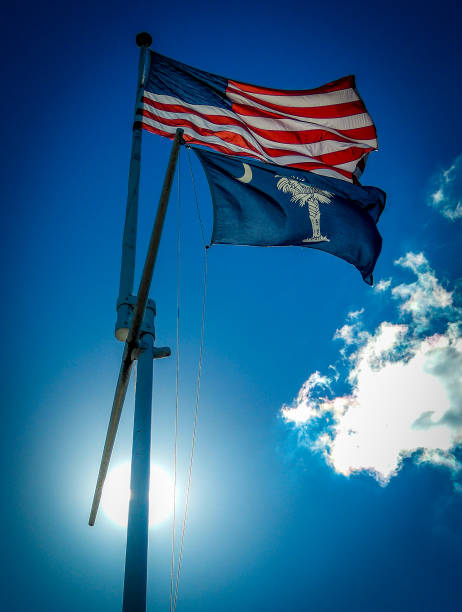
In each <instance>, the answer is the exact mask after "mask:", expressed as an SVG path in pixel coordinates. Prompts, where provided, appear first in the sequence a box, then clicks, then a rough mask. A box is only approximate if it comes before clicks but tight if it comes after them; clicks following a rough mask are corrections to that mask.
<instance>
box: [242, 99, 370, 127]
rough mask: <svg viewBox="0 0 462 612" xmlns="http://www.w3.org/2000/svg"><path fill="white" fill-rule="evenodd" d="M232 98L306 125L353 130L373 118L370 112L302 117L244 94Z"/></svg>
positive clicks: (367, 123) (364, 125) (363, 125)
mask: <svg viewBox="0 0 462 612" xmlns="http://www.w3.org/2000/svg"><path fill="white" fill-rule="evenodd" d="M232 99H233V102H236V103H237V104H242V105H245V106H250V107H251V108H256V109H259V110H264V111H266V112H268V111H270V112H273V113H275V114H279V115H280V116H281V118H287V117H291V118H293V119H297V120H298V121H300V123H301V124H303V125H305V123H307V124H311V125H318V126H320V125H322V126H325V127H332V128H334V129H337V130H352V129H354V128H360V127H366V126H368V125H372V119H371V117H370V115H369V114H368V113H359V114H358V115H348V116H347V117H327V118H325V119H321V118H318V117H300V116H298V115H292V114H290V113H286V112H282V111H277V110H274V109H268V108H266V107H265V106H263V105H262V104H257V103H256V102H251V101H250V100H247V98H244V97H243V96H239V95H234V94H233V98H232ZM235 112H236V111H235ZM236 114H237V115H239V117H241V118H242V117H243V116H245V117H246V120H249V119H250V120H251V119H259V117H248V116H247V115H241V114H240V113H238V112H236ZM300 129H304V128H303V127H300Z"/></svg>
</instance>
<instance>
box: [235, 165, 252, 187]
mask: <svg viewBox="0 0 462 612" xmlns="http://www.w3.org/2000/svg"><path fill="white" fill-rule="evenodd" d="M243 166H244V175H243V176H241V177H240V178H238V177H236V178H237V180H238V181H241V183H250V181H251V180H252V168H251V167H250V166H249V164H243Z"/></svg>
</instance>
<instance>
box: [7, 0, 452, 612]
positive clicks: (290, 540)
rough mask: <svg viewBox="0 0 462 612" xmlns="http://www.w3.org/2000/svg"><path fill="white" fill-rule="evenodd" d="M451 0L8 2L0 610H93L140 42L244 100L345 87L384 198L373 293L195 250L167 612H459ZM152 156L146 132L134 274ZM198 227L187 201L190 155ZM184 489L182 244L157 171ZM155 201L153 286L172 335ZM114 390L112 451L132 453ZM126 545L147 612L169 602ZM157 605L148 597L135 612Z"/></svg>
mask: <svg viewBox="0 0 462 612" xmlns="http://www.w3.org/2000/svg"><path fill="white" fill-rule="evenodd" d="M460 16H461V15H460V8H459V7H458V4H457V3H455V2H453V3H452V2H443V3H440V4H439V5H438V10H437V11H435V10H432V11H430V10H427V9H426V8H425V7H423V6H422V4H421V3H416V2H408V3H406V4H405V6H404V7H400V8H394V7H391V6H389V5H384V4H383V3H379V2H370V3H368V4H367V5H364V3H360V2H350V3H348V4H345V3H337V2H334V4H332V3H331V4H329V5H323V4H320V5H319V6H315V7H313V6H311V5H308V4H307V3H302V2H290V1H289V2H286V3H284V4H283V5H276V4H273V3H271V2H270V3H258V2H247V3H245V5H244V6H243V5H237V4H236V5H228V4H227V5H220V4H218V3H201V4H197V5H194V6H193V5H191V4H190V3H186V2H172V3H168V4H165V5H162V6H159V5H156V4H154V3H147V2H145V3H143V2H134V3H132V5H131V6H130V7H129V6H128V4H127V3H122V2H113V3H110V4H109V3H104V2H102V3H98V4H97V5H94V4H93V3H89V2H88V3H87V2H79V3H75V4H63V3H59V4H58V3H56V4H54V3H49V2H45V3H42V4H41V5H37V4H32V3H25V4H22V5H17V6H9V7H8V9H6V10H5V12H4V19H3V23H2V30H3V31H2V36H1V45H2V53H3V58H5V60H6V61H5V62H4V66H3V71H4V75H3V82H4V84H5V87H4V90H3V91H4V93H3V96H2V100H1V104H2V107H3V108H2V111H3V112H2V115H3V117H4V118H5V122H4V127H3V130H2V133H3V142H4V146H3V147H2V153H1V157H2V163H1V169H2V172H3V180H2V185H3V193H4V197H3V203H4V213H3V218H4V222H3V224H2V234H3V236H2V240H1V246H0V248H1V249H2V260H3V262H4V264H5V265H4V299H3V301H2V320H3V324H4V332H5V336H6V337H5V341H4V350H3V352H2V374H3V382H2V396H3V398H2V407H3V411H2V428H1V438H2V442H1V444H0V453H1V465H2V471H3V487H2V526H3V528H4V534H3V535H2V543H3V550H4V554H3V555H2V561H1V565H2V572H1V576H2V578H1V580H2V583H3V584H2V589H1V592H2V595H1V597H2V598H4V600H5V601H4V603H3V608H4V609H6V610H12V611H13V610H14V611H19V612H22V611H25V610H30V609H34V610H57V611H58V610H64V609H65V610H68V611H74V610H75V611H77V610H79V611H80V610H82V609H88V610H96V609H98V610H108V611H109V610H117V609H118V606H120V602H121V594H122V584H123V563H124V547H125V531H124V530H123V529H121V528H120V527H117V526H115V525H114V524H113V523H112V522H111V521H110V520H109V519H108V518H107V517H105V516H104V514H101V515H100V516H99V517H98V520H97V523H96V526H95V527H94V528H89V527H88V525H87V520H88V513H89V509H90V503H91V497H92V494H93V488H94V483H95V479H96V475H97V469H98V464H99V460H100V455H101V450H102V445H103V441H104V435H105V431H106V425H107V420H108V416H109V411H110V405H111V401H112V394H113V390H114V387H115V382H116V375H117V370H118V366H119V362H120V356H121V352H122V346H121V345H120V344H119V343H117V342H116V341H115V339H114V337H113V328H114V322H115V301H116V296H117V290H118V279H119V265H120V245H121V236H122V224H123V216H124V208H125V197H126V182H127V171H128V159H129V148H130V138H131V122H132V113H133V105H134V97H135V83H136V66H137V55H138V49H137V47H136V46H135V44H134V36H135V34H136V33H137V32H139V31H141V30H147V31H149V32H151V34H152V36H153V39H154V43H153V48H155V49H156V50H158V51H159V52H161V53H163V54H165V55H169V56H171V57H174V58H175V59H178V60H180V61H184V62H187V63H190V64H192V65H195V66H198V67H200V68H202V69H204V70H208V71H211V72H215V73H218V74H222V75H225V76H228V77H230V78H236V79H238V80H241V81H246V82H251V83H252V82H253V83H258V84H261V85H267V86H269V87H281V88H293V89H301V88H309V87H316V86H318V85H321V84H323V83H326V82H328V81H330V80H333V79H336V78H339V77H341V76H343V75H346V74H351V73H353V74H355V75H356V78H357V85H358V89H359V91H360V93H361V96H362V97H363V99H364V101H365V103H366V105H367V107H368V110H369V112H370V114H371V115H372V117H373V118H374V121H375V123H376V125H377V129H378V134H379V143H380V150H379V151H378V152H376V153H373V154H371V156H370V158H369V162H368V167H367V168H366V171H365V173H364V175H363V177H362V182H363V183H364V184H369V185H375V186H377V187H380V188H382V189H383V190H384V191H386V192H387V196H388V200H387V207H386V209H385V211H384V213H383V215H382V218H381V219H380V222H379V230H380V232H381V234H382V236H383V250H382V254H381V256H380V258H379V260H378V263H377V266H376V270H375V275H374V276H375V280H376V287H375V288H370V287H368V286H367V285H366V284H365V283H363V281H362V280H361V276H360V274H359V273H358V272H357V270H355V269H354V268H353V267H352V266H349V265H348V264H347V263H345V262H343V261H341V260H339V259H336V258H334V257H331V256H329V255H327V254H325V253H321V252H315V251H307V250H305V249H297V248H287V249H257V248H244V247H226V246H214V247H213V248H212V249H210V252H209V276H208V301H207V327H206V348H205V360H204V370H203V379H202V394H201V404H200V412H199V430H198V441H197V448H196V457H195V464H194V471H193V481H192V494H191V506H190V514H189V519H188V526H187V532H186V540H185V550H184V561H183V571H182V577H181V583H180V591H179V599H178V609H179V610H184V611H185V612H188V611H196V610H201V612H206V611H208V610H222V611H233V612H234V611H237V610H239V611H241V610H242V611H250V610H260V609H265V610H269V611H274V612H279V611H283V610H286V609H289V608H292V609H300V610H316V611H320V612H321V611H323V612H324V611H325V612H331V611H334V610H338V609H339V608H340V607H342V608H343V609H346V610H352V611H353V610H355V611H356V610H358V609H366V610H375V611H377V612H381V611H385V610H387V611H389V610H396V611H398V610H403V609H407V610H409V611H411V612H413V611H414V610H416V611H417V610H419V611H426V610H432V611H434V610H446V609H452V608H454V607H455V606H456V605H457V603H458V602H459V599H460V594H459V591H460V589H459V584H458V583H459V577H460V567H461V561H462V558H461V557H462V555H461V550H462V547H461V545H462V526H461V522H460V516H461V510H462V497H461V496H462V493H461V482H462V481H461V472H460V461H462V458H461V452H460V447H459V446H458V443H459V442H458V441H460V436H461V422H462V389H461V382H460V372H461V362H462V347H461V342H462V341H461V329H460V321H461V316H460V313H461V308H462V293H461V292H462V284H461V276H462V269H461V268H462V266H461V263H460V232H461V221H462V219H461V212H460V206H461V204H460V201H461V198H462V192H461V188H460V185H461V180H462V178H461V177H462V162H461V157H460V155H461V154H462V151H461V146H460V142H461V138H460V135H461V134H460V132H461V128H460V102H459V101H460V98H461V84H460V80H459V79H458V77H457V75H458V73H459V68H460V60H461V52H460V42H459V36H460V33H459V26H458V24H459V23H460ZM170 146H171V145H170V142H169V141H167V140H163V139H161V138H160V137H157V136H154V135H151V134H145V136H144V141H143V162H142V181H141V199H140V231H139V243H138V245H139V246H138V249H139V250H138V258H137V278H139V275H140V271H141V265H142V260H143V257H144V253H145V251H146V247H147V241H148V238H149V234H150V230H151V226H152V220H153V216H154V211H155V206H156V204H157V198H158V194H159V191H160V184H161V180H162V178H163V173H164V171H165V167H166V162H167V156H168V153H169V150H170ZM193 164H194V171H195V175H196V179H197V186H198V193H199V201H200V206H201V211H202V214H203V217H204V222H205V224H206V227H207V232H210V230H211V219H212V215H211V202H210V196H209V193H208V188H207V185H206V181H205V178H204V176H203V173H202V170H201V169H200V167H199V164H198V163H197V160H195V159H193ZM180 179H181V180H180V188H181V211H182V221H181V223H182V243H181V295H182V306H181V312H182V319H181V347H182V348H181V351H182V352H181V356H182V374H181V404H180V419H181V420H180V450H179V473H178V478H179V490H180V493H179V504H180V507H181V504H182V503H184V487H185V483H186V468H187V461H188V453H189V443H190V438H191V430H192V412H193V408H194V394H195V381H196V368H197V358H198V349H199V339H200V312H201V290H202V289H201V283H202V254H201V239H200V232H199V226H198V223H197V218H196V214H195V208H194V199H193V196H192V188H191V183H190V177H189V169H188V166H187V158H186V151H182V156H181V161H180ZM176 206H177V193H176V188H175V192H174V194H173V196H172V200H171V205H170V209H169V213H168V216H167V220H166V226H165V232H164V236H163V240H162V244H161V249H160V253H159V261H158V266H157V268H156V271H155V277H154V283H153V288H152V291H151V295H152V297H153V298H154V299H155V300H156V302H157V312H158V315H157V320H156V325H157V342H158V344H159V345H170V346H172V347H173V348H174V346H175V334H176V330H175V316H176V282H177V281H176V229H177V228H176V218H177V217H176ZM154 381H155V382H154V385H155V388H154V413H153V415H154V416H153V460H154V461H155V462H156V463H157V464H159V465H161V466H162V467H163V468H164V469H166V470H170V471H171V469H172V450H173V419H174V407H175V404H174V402H175V394H174V390H175V387H174V384H175V359H174V358H171V359H170V360H164V361H162V362H160V363H156V364H155V377H154ZM132 418H133V388H132V387H130V390H129V394H128V398H127V402H126V409H125V411H124V414H123V416H122V421H121V427H120V432H119V436H118V438H117V442H116V447H115V451H114V464H117V463H121V462H123V461H125V460H127V459H128V458H129V456H130V445H131V424H132ZM169 572H170V529H169V525H168V523H167V524H164V525H161V526H159V527H156V528H153V529H152V530H151V540H150V559H149V607H148V609H150V610H151V609H152V610H154V609H166V608H167V607H168V598H169V584H170V582H169V580H170V578H169ZM156 606H157V607H156Z"/></svg>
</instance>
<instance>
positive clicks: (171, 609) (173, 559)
mask: <svg viewBox="0 0 462 612" xmlns="http://www.w3.org/2000/svg"><path fill="white" fill-rule="evenodd" d="M180 153H181V151H180ZM180 175H181V154H180V155H179V156H178V199H177V236H176V237H177V249H176V279H177V286H176V389H175V442H174V446H173V518H172V555H171V563H170V612H173V577H174V572H175V524H176V470H177V454H178V453H177V449H178V407H179V387H180V271H181V270H180V255H181V191H180Z"/></svg>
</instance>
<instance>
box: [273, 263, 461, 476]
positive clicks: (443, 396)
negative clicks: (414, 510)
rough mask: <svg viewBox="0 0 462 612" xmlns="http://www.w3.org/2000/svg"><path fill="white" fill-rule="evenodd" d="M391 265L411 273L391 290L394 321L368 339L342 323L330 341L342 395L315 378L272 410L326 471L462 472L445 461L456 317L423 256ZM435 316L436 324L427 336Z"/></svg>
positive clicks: (454, 441)
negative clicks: (408, 463) (422, 467)
mask: <svg viewBox="0 0 462 612" xmlns="http://www.w3.org/2000/svg"><path fill="white" fill-rule="evenodd" d="M395 263H396V264H397V265H399V266H400V267H403V268H407V269H409V270H411V271H412V272H413V273H414V274H415V275H416V280H415V281H414V282H411V283H408V284H400V285H397V286H396V287H394V288H393V289H392V296H393V298H394V299H396V300H398V301H399V302H400V303H399V311H400V316H401V318H404V322H403V321H399V322H389V321H382V322H381V323H380V324H379V325H378V326H377V328H376V329H375V330H374V331H373V332H368V331H366V330H365V329H364V328H363V326H362V323H361V320H359V319H358V318H356V319H355V322H354V323H353V324H350V323H347V324H345V325H344V326H343V327H341V328H340V329H339V330H337V331H336V332H335V336H334V338H337V339H340V340H341V341H343V342H344V343H345V348H344V349H343V355H344V357H345V360H344V366H346V368H347V372H346V375H345V379H346V380H347V381H348V383H349V386H350V390H349V391H348V393H345V394H339V395H335V394H334V393H333V392H332V387H333V385H334V382H335V381H334V380H333V379H330V378H329V377H325V376H322V375H321V374H319V372H315V373H314V374H312V375H311V376H310V377H309V378H308V380H307V381H306V382H305V384H304V385H303V387H302V389H301V390H300V393H299V394H298V397H297V398H296V399H295V401H294V402H293V404H291V405H289V406H283V408H282V411H281V413H282V416H283V418H284V419H285V420H286V422H288V423H293V424H294V425H295V426H297V427H298V428H300V432H301V435H302V438H303V439H304V442H305V443H307V444H308V446H310V448H312V449H313V450H315V451H318V452H321V453H322V454H323V456H324V457H325V459H326V461H327V462H328V464H329V465H331V466H332V468H333V469H334V470H335V471H336V472H338V473H341V474H344V475H350V474H352V473H355V472H359V471H368V472H370V473H372V474H373V475H374V476H375V477H376V478H377V480H378V481H379V482H381V483H383V484H385V483H386V482H388V480H389V479H390V478H391V477H392V476H393V475H395V474H396V473H397V471H398V470H399V468H400V466H401V464H402V461H403V459H404V458H405V457H410V456H412V457H413V458H414V459H415V460H416V461H419V462H425V463H431V464H434V465H441V466H446V467H447V468H449V469H451V470H452V471H453V472H457V471H458V470H460V469H461V468H462V466H461V465H460V464H459V462H458V460H457V458H456V455H455V453H454V449H455V447H456V446H457V445H458V444H460V443H462V333H461V328H460V325H459V323H458V322H457V320H459V321H460V320H461V317H460V314H461V313H460V311H459V310H458V309H457V307H455V306H454V305H453V300H452V293H451V292H449V291H447V290H446V289H444V287H443V286H442V284H441V282H440V281H439V280H438V279H437V278H436V276H435V273H434V271H433V270H432V269H431V268H430V266H429V263H428V261H427V259H426V258H425V256H424V255H423V253H417V254H416V253H408V254H407V255H406V256H404V257H402V258H401V259H399V260H398V261H397V262H395ZM441 313H443V314H444V315H445V316H446V319H445V323H444V326H443V327H442V328H441V329H440V330H439V332H438V333H431V332H430V324H431V321H432V319H433V318H434V317H436V316H441ZM453 319H455V320H453ZM349 320H351V318H350V319H349ZM348 351H349V354H348V356H347V352H348Z"/></svg>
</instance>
